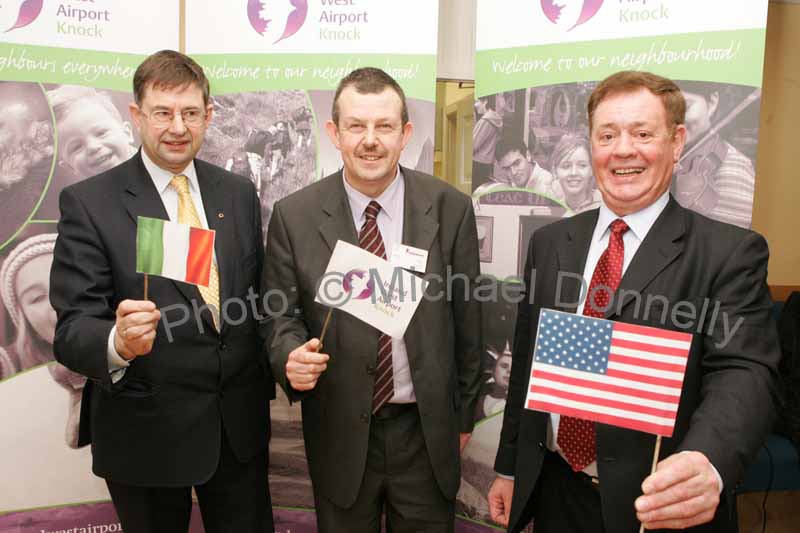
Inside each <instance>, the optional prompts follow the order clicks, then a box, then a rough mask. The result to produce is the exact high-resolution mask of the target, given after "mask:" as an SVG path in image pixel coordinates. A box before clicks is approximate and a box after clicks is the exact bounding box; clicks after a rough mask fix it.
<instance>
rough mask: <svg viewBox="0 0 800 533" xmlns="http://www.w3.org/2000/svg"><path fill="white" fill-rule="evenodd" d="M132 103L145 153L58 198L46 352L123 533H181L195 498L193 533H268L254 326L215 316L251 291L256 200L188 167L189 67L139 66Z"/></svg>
mask: <svg viewBox="0 0 800 533" xmlns="http://www.w3.org/2000/svg"><path fill="white" fill-rule="evenodd" d="M134 100H135V102H134V103H131V105H130V108H131V117H132V119H133V121H134V123H135V124H136V126H137V129H138V130H139V135H140V137H141V139H142V149H141V150H140V151H139V152H138V153H136V154H135V155H134V156H133V157H132V158H131V159H129V160H128V161H125V162H123V163H122V164H120V165H118V166H116V167H114V168H112V169H110V170H107V171H105V172H103V173H101V174H99V175H97V176H94V177H90V178H89V179H86V180H84V181H82V182H79V183H76V184H74V185H72V186H70V187H68V188H66V189H64V190H63V192H62V193H61V197H60V205H61V220H60V221H59V224H58V233H59V235H58V241H57V242H56V246H55V252H54V259H53V267H52V271H51V283H50V287H51V288H50V299H51V301H52V304H53V307H54V308H55V310H56V312H57V314H58V323H57V326H56V334H55V342H54V352H55V356H56V359H58V361H59V362H60V363H62V364H63V365H65V366H66V367H68V368H69V369H71V370H73V371H75V372H78V373H80V374H83V375H84V376H87V377H88V378H89V381H88V382H87V384H86V387H85V388H84V391H83V400H82V401H83V405H82V409H81V420H80V437H79V444H81V445H85V444H88V443H89V442H91V444H92V458H93V465H92V469H93V471H94V473H95V474H97V475H98V476H100V477H102V478H104V479H105V480H106V484H107V485H108V489H109V492H110V493H111V498H112V500H113V502H114V506H115V508H116V510H117V513H118V515H119V518H120V521H121V523H122V526H123V528H124V529H125V531H126V533H153V532H157V533H161V532H163V533H178V532H181V533H185V532H186V531H187V530H188V527H189V518H190V514H191V511H192V488H193V487H194V489H195V492H196V494H197V498H198V501H199V504H200V511H201V514H202V518H203V525H204V528H205V531H206V532H209V533H212V532H216V533H226V532H229V531H237V532H248V533H250V532H253V533H256V532H257V533H267V532H270V533H271V532H273V531H274V526H273V522H272V510H271V504H270V497H269V490H268V487H267V444H268V441H269V429H270V426H269V424H270V421H269V400H270V398H272V397H274V384H273V382H272V380H271V378H270V377H269V375H268V368H267V366H266V364H265V363H266V362H265V361H264V358H263V355H262V354H261V351H260V349H259V347H260V342H259V338H258V331H257V325H256V324H257V323H256V318H255V317H254V316H252V315H251V314H249V313H247V312H245V313H244V315H245V316H241V315H240V314H239V312H238V311H233V313H230V312H228V313H226V306H225V304H224V303H221V302H226V301H235V300H241V299H245V298H247V297H248V295H249V294H250V293H251V292H252V291H255V293H256V294H258V293H259V292H260V291H259V284H258V274H259V272H260V268H261V263H262V257H263V248H262V233H261V218H260V210H259V203H258V198H257V196H256V193H255V188H254V187H253V185H252V183H250V182H249V181H248V180H246V179H244V178H241V177H239V176H236V175H234V174H231V173H229V172H226V171H225V170H223V169H221V168H218V167H215V166H213V165H210V164H208V163H205V162H203V161H201V160H198V159H195V155H196V154H197V152H198V151H199V150H200V146H201V145H202V143H203V137H204V134H205V131H206V128H207V127H208V125H209V123H210V121H211V114H212V111H213V105H212V104H211V102H210V101H209V84H208V80H207V79H206V77H205V75H204V74H203V71H202V69H201V68H200V66H199V65H198V64H197V63H195V62H194V61H193V60H192V59H190V58H189V57H187V56H185V55H183V54H180V53H178V52H173V51H169V50H165V51H162V52H158V53H156V54H153V55H152V56H150V57H149V58H147V59H146V60H145V61H144V62H143V63H142V64H141V65H140V66H139V68H138V69H137V71H136V74H135V75H134ZM97 150H99V149H97ZM97 155H98V157H105V156H107V154H106V155H103V154H102V152H99V151H98V154H97ZM169 221H171V222H169ZM190 226H191V227H190ZM137 229H138V230H139V233H140V235H139V237H140V238H139V239H138V242H137ZM212 230H213V231H212ZM137 244H138V250H137ZM137 267H139V268H138V271H139V272H145V273H147V272H149V273H150V274H158V276H151V277H150V278H149V288H148V289H145V286H146V285H145V284H144V283H143V281H144V280H143V276H142V274H140V273H137ZM165 276H168V277H170V278H172V279H167V277H165ZM176 279H177V280H180V281H176ZM190 283H193V284H190ZM157 307H160V308H161V309H162V311H163V313H162V312H161V311H159V310H158V309H157ZM230 307H234V306H230ZM227 310H228V311H230V309H227ZM220 314H221V316H222V318H223V319H222V320H221V319H220ZM226 314H227V315H231V316H230V317H229V318H230V320H224V318H227V317H226Z"/></svg>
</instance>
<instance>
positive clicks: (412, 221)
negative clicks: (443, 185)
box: [386, 168, 439, 254]
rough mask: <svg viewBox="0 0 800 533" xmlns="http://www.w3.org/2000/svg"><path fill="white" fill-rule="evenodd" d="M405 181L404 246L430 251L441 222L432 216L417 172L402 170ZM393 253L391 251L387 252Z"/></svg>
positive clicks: (430, 205) (428, 199)
mask: <svg viewBox="0 0 800 533" xmlns="http://www.w3.org/2000/svg"><path fill="white" fill-rule="evenodd" d="M402 172H403V178H404V180H405V189H406V192H405V198H404V199H403V244H406V245H408V246H413V247H414V248H420V249H421V250H425V251H428V250H430V248H431V246H432V245H433V240H434V239H435V238H436V233H437V232H438V231H439V222H438V221H437V220H436V219H434V218H433V217H431V216H430V211H431V208H432V207H433V204H431V199H430V197H429V196H428V195H427V194H426V193H425V191H424V190H423V189H422V187H420V183H419V181H417V176H416V172H415V171H413V170H410V169H407V168H402ZM386 253H387V254H388V253H391V250H386Z"/></svg>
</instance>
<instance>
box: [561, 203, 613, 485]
mask: <svg viewBox="0 0 800 533" xmlns="http://www.w3.org/2000/svg"><path fill="white" fill-rule="evenodd" d="M626 231H628V225H627V224H626V223H625V221H624V220H622V219H621V218H618V219H616V220H615V221H614V222H612V223H611V235H609V237H608V248H606V250H605V251H604V252H603V255H601V256H600V260H599V261H597V266H595V267H594V274H592V281H591V282H590V283H589V291H588V292H587V297H586V302H585V303H584V306H583V314H584V315H586V316H591V317H595V318H602V317H603V315H604V311H605V309H606V307H607V306H608V304H609V301H610V300H611V295H612V294H613V292H614V291H616V290H617V286H619V281H620V279H621V278H622V261H623V258H624V257H625V244H624V243H623V242H622V235H623V234H624V233H625V232H626ZM601 286H602V287H601ZM606 287H607V288H608V289H606ZM595 288H598V289H597V290H595ZM556 443H557V444H558V447H559V448H561V452H562V453H563V454H564V457H566V458H567V462H568V463H569V464H570V466H571V467H572V469H573V470H574V471H575V472H580V471H581V470H583V469H584V468H586V467H587V466H588V465H589V464H591V463H592V462H594V460H595V457H596V456H597V452H596V446H595V432H594V422H592V421H590V420H583V419H581V418H573V417H571V416H566V415H564V416H562V417H561V421H560V422H559V424H558V437H557V438H556Z"/></svg>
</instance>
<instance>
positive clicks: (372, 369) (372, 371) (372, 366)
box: [367, 364, 375, 376]
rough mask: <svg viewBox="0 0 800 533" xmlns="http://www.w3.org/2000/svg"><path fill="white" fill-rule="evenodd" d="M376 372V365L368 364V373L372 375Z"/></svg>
mask: <svg viewBox="0 0 800 533" xmlns="http://www.w3.org/2000/svg"><path fill="white" fill-rule="evenodd" d="M374 373H375V365H373V364H368V365H367V374H369V375H370V376H371V375H372V374H374Z"/></svg>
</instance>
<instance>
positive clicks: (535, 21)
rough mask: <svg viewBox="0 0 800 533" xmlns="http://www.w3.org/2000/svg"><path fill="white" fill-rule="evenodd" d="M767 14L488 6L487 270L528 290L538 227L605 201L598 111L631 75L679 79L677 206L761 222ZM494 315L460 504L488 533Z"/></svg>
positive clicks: (566, 3)
mask: <svg viewBox="0 0 800 533" xmlns="http://www.w3.org/2000/svg"><path fill="white" fill-rule="evenodd" d="M766 20H767V0H758V1H751V2H740V3H737V4H736V7H735V9H732V8H731V4H730V2H725V1H724V0H706V1H703V2H692V1H689V0H575V1H572V0H504V1H502V2H497V1H490V0H478V13H477V34H476V41H477V42H476V44H477V52H476V58H475V78H476V79H475V85H476V95H475V96H476V102H475V112H476V124H475V128H474V131H473V171H472V185H473V203H474V205H475V209H476V216H477V223H478V238H479V239H480V243H481V247H480V255H481V268H482V271H483V273H484V274H488V275H491V276H494V277H496V278H497V279H499V280H502V281H504V282H507V283H513V284H518V283H519V282H520V280H521V279H522V276H523V269H524V260H525V255H526V253H527V246H528V243H529V241H530V238H531V236H532V235H533V233H534V232H535V231H536V230H537V229H539V228H541V227H542V226H544V225H546V224H549V223H551V222H555V221H557V220H559V219H561V218H563V217H569V216H572V215H574V214H576V213H580V212H583V211H586V210H590V209H594V208H596V207H598V206H599V205H600V201H601V199H600V194H599V191H598V190H597V187H596V184H595V179H594V176H593V172H592V166H591V148H590V143H589V131H588V116H587V112H586V106H587V103H588V98H589V95H590V94H591V92H592V90H593V88H594V87H595V86H596V85H597V83H598V82H599V81H600V80H602V79H604V78H605V77H607V76H609V75H610V74H613V73H614V72H618V71H621V70H639V71H651V72H655V73H657V74H660V75H663V76H666V77H669V78H671V79H673V80H675V81H676V82H677V83H678V85H679V86H680V87H681V89H682V91H683V94H684V96H685V98H686V102H687V110H686V128H687V133H688V135H687V144H686V147H685V149H684V151H683V154H682V156H681V159H680V161H679V163H678V165H676V173H675V176H674V178H673V184H672V190H671V192H672V194H673V195H674V196H675V198H676V199H677V201H678V202H680V203H681V204H682V205H684V206H686V207H688V208H690V209H693V210H695V211H698V212H700V213H702V214H704V215H706V216H709V217H711V218H714V219H717V220H721V221H724V222H728V223H731V224H736V225H739V226H743V227H748V226H749V225H750V219H751V212H752V203H753V190H754V182H755V170H754V169H755V154H756V145H757V141H758V124H759V107H760V99H761V77H762V66H763V58H764V38H765V33H766ZM483 316H484V330H483V333H484V341H485V343H486V346H485V355H486V357H485V364H486V381H485V386H484V392H483V394H484V396H483V399H482V400H481V407H480V409H481V412H480V413H479V414H478V416H479V418H482V421H481V422H479V425H478V427H477V429H476V431H475V434H474V435H473V438H472V441H471V442H470V445H469V446H468V448H467V450H466V452H465V454H464V458H463V465H464V466H463V469H464V474H463V477H464V479H463V480H462V486H461V493H460V494H459V507H458V510H459V512H460V513H463V514H464V515H466V516H468V517H470V518H472V519H474V520H476V521H478V522H482V523H485V524H486V525H487V527H488V525H489V524H491V523H492V522H491V520H490V518H489V514H488V506H487V503H486V493H487V491H488V488H489V485H490V483H491V481H492V480H493V479H494V477H495V474H494V471H493V463H494V457H495V454H496V451H497V443H498V440H499V432H500V428H501V426H502V409H503V407H504V405H505V398H506V391H507V389H508V377H509V373H510V365H511V354H510V350H509V345H510V343H511V341H512V336H513V330H514V320H515V306H512V305H511V304H508V303H505V302H495V303H490V304H484V314H483ZM484 417H485V418H484Z"/></svg>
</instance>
